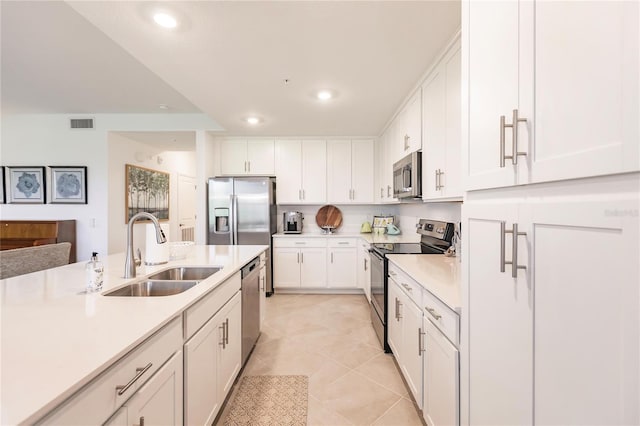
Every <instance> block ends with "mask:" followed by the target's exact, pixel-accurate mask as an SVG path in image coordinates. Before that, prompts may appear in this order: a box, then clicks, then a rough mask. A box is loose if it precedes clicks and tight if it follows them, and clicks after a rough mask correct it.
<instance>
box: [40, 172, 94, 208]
mask: <svg viewBox="0 0 640 426" xmlns="http://www.w3.org/2000/svg"><path fill="white" fill-rule="evenodd" d="M49 168H50V169H51V203H52V204H87V168H86V167H84V166H77V167H74V166H49Z"/></svg>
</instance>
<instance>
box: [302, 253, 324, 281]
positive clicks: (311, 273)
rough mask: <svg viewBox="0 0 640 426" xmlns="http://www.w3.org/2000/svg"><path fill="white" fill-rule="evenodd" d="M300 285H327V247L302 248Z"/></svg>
mask: <svg viewBox="0 0 640 426" xmlns="http://www.w3.org/2000/svg"><path fill="white" fill-rule="evenodd" d="M300 286H301V287H312V288H319V287H320V288H322V287H326V286H327V249H325V248H304V249H300Z"/></svg>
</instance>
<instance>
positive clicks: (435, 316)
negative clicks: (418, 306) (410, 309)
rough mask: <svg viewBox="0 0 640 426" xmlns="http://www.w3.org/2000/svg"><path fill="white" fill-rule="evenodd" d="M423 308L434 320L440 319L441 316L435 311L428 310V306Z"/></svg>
mask: <svg viewBox="0 0 640 426" xmlns="http://www.w3.org/2000/svg"><path fill="white" fill-rule="evenodd" d="M424 308H425V309H426V310H427V312H429V313H430V314H431V316H432V317H434V318H435V319H436V320H439V319H440V318H442V315H440V314H438V313H437V312H436V310H435V309H433V308H430V307H428V306H425V307H424Z"/></svg>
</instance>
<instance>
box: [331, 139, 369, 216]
mask: <svg viewBox="0 0 640 426" xmlns="http://www.w3.org/2000/svg"><path fill="white" fill-rule="evenodd" d="M373 165H374V146H373V140H371V139H362V140H331V141H327V198H328V202H330V203H341V204H349V203H352V204H366V203H373V201H374V195H373Z"/></svg>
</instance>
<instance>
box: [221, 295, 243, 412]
mask: <svg viewBox="0 0 640 426" xmlns="http://www.w3.org/2000/svg"><path fill="white" fill-rule="evenodd" d="M240 301H241V293H240V292H238V293H236V295H235V296H234V297H233V298H232V299H231V300H230V301H229V302H227V304H226V305H225V306H224V308H222V309H221V310H220V312H219V313H218V314H216V317H217V318H218V322H217V323H218V329H221V327H224V332H225V344H224V345H218V387H217V390H218V395H219V396H220V403H222V402H223V401H224V398H225V397H226V396H227V394H228V393H229V391H231V387H232V386H233V382H234V380H235V379H236V376H237V375H238V373H239V372H240V368H241V367H242V308H241V303H240ZM223 323H224V324H225V325H224V326H223V325H222V324H223Z"/></svg>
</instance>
